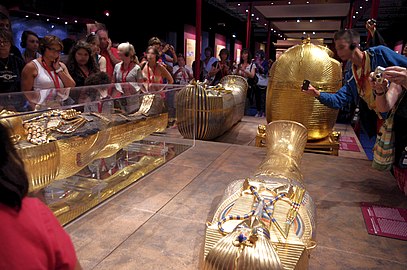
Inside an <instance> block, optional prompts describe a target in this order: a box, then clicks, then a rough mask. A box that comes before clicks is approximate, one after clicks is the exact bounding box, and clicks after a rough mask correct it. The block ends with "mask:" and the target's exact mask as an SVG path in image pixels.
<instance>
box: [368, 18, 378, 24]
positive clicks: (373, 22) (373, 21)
mask: <svg viewBox="0 0 407 270" xmlns="http://www.w3.org/2000/svg"><path fill="white" fill-rule="evenodd" d="M367 23H368V24H370V25H374V24H375V23H376V20H375V19H369V20H368V21H367Z"/></svg>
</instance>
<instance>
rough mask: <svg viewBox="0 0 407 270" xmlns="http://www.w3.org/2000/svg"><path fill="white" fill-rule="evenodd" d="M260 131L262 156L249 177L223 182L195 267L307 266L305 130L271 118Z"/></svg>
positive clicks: (309, 208) (309, 219)
mask: <svg viewBox="0 0 407 270" xmlns="http://www.w3.org/2000/svg"><path fill="white" fill-rule="evenodd" d="M266 133H267V138H268V140H267V156H266V158H265V159H264V161H263V162H262V163H261V164H260V166H259V167H258V169H257V170H256V172H255V174H254V175H253V176H252V177H250V178H246V179H244V180H236V181H234V182H232V183H231V184H229V185H228V187H227V188H226V190H225V193H224V196H223V198H222V200H221V203H220V204H219V206H218V207H217V209H216V211H215V214H214V217H213V219H212V221H211V222H208V223H207V228H206V233H205V243H204V249H203V253H202V254H203V256H202V258H201V261H200V262H201V265H200V268H201V269H204V270H217V269H219V270H220V269H236V270H238V269H245V270H246V269H260V270H261V269H307V268H308V260H309V252H310V250H311V249H313V248H314V247H315V246H316V243H315V229H316V223H315V205H314V203H313V201H312V198H311V197H310V195H309V194H308V192H307V191H306V190H305V187H304V185H303V176H302V174H301V172H300V170H299V162H300V160H301V158H302V154H303V152H304V148H305V144H306V142H307V137H308V135H307V134H308V131H307V129H306V128H305V127H304V126H303V125H301V124H300V123H297V122H294V121H275V122H272V123H270V124H268V125H267V128H266Z"/></svg>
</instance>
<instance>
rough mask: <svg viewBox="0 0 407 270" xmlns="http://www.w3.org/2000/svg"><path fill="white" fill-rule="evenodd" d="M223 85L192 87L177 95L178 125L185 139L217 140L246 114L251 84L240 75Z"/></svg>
mask: <svg viewBox="0 0 407 270" xmlns="http://www.w3.org/2000/svg"><path fill="white" fill-rule="evenodd" d="M220 83H221V86H217V87H207V85H205V84H204V83H197V84H195V85H188V86H187V87H186V88H184V89H182V90H181V91H180V92H179V93H178V94H177V124H178V130H179V132H180V133H181V135H182V136H183V137H184V138H189V139H191V138H196V139H198V140H211V139H214V138H216V137H218V136H220V135H222V134H223V133H225V132H226V131H227V130H229V129H230V128H231V127H232V126H233V125H234V124H236V123H237V122H239V121H240V120H241V119H242V117H243V115H244V107H245V101H246V92H247V87H248V85H247V82H246V80H245V79H244V78H243V77H241V76H238V75H227V76H225V77H223V78H222V80H221V82H220Z"/></svg>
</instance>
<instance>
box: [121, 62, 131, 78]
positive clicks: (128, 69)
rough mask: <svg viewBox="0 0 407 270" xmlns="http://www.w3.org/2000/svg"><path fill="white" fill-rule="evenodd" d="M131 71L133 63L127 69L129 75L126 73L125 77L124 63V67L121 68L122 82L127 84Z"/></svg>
mask: <svg viewBox="0 0 407 270" xmlns="http://www.w3.org/2000/svg"><path fill="white" fill-rule="evenodd" d="M131 69H132V67H131V63H129V67H128V68H127V73H126V75H124V63H122V66H121V71H122V81H121V82H126V78H127V75H129V72H130V70H131Z"/></svg>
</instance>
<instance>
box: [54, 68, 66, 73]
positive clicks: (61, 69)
mask: <svg viewBox="0 0 407 270" xmlns="http://www.w3.org/2000/svg"><path fill="white" fill-rule="evenodd" d="M61 71H64V69H63V68H62V67H59V68H58V69H57V70H55V73H57V74H58V73H59V72H61Z"/></svg>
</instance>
